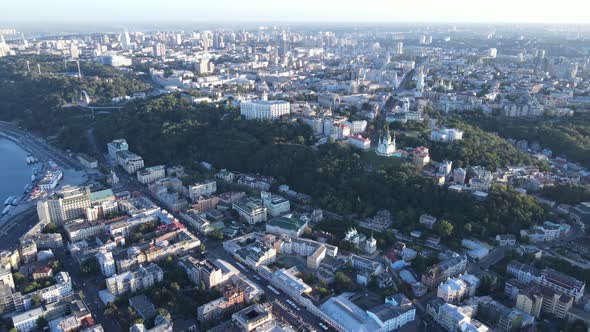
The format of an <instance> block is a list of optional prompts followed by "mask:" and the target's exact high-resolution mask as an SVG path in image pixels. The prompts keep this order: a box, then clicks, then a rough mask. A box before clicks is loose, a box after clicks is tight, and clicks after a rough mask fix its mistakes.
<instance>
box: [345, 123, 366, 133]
mask: <svg viewBox="0 0 590 332" xmlns="http://www.w3.org/2000/svg"><path fill="white" fill-rule="evenodd" d="M346 124H347V125H348V126H350V130H351V131H352V133H353V134H359V133H362V132H364V131H365V130H366V129H367V121H366V120H355V121H352V122H350V123H348V122H347V123H346Z"/></svg>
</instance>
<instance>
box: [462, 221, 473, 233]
mask: <svg viewBox="0 0 590 332" xmlns="http://www.w3.org/2000/svg"><path fill="white" fill-rule="evenodd" d="M463 229H464V230H465V232H467V233H471V230H472V229H473V226H472V225H471V223H466V224H465V226H463Z"/></svg>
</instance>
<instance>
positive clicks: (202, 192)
mask: <svg viewBox="0 0 590 332" xmlns="http://www.w3.org/2000/svg"><path fill="white" fill-rule="evenodd" d="M216 191H217V182H215V180H213V181H207V182H201V183H195V184H193V185H192V186H189V187H188V195H189V197H190V199H191V200H192V201H196V200H197V199H198V198H199V197H201V196H209V195H212V194H214V193H215V192H216Z"/></svg>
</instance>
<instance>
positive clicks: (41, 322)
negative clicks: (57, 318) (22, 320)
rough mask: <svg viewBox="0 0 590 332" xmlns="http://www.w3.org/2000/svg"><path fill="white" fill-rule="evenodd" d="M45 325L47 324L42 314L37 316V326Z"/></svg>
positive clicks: (40, 327) (39, 327)
mask: <svg viewBox="0 0 590 332" xmlns="http://www.w3.org/2000/svg"><path fill="white" fill-rule="evenodd" d="M45 326H47V319H45V317H43V316H41V317H39V318H37V328H38V329H42V328H43V327H45Z"/></svg>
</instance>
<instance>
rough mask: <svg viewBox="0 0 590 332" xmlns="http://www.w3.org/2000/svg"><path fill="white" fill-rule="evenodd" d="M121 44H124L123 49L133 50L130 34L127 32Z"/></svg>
mask: <svg viewBox="0 0 590 332" xmlns="http://www.w3.org/2000/svg"><path fill="white" fill-rule="evenodd" d="M121 43H122V44H123V48H124V49H126V50H128V49H131V37H130V36H129V32H127V31H125V32H124V33H123V36H122V38H121Z"/></svg>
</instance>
